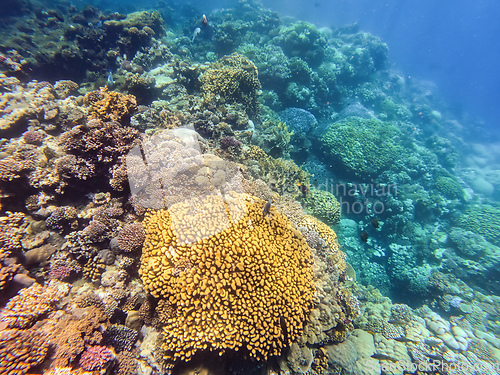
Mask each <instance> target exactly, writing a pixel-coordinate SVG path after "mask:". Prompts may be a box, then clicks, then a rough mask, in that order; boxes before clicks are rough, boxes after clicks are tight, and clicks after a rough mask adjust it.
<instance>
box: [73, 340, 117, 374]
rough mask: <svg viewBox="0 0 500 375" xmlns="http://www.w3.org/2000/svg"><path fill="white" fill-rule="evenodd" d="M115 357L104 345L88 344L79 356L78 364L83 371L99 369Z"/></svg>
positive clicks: (103, 367)
mask: <svg viewBox="0 0 500 375" xmlns="http://www.w3.org/2000/svg"><path fill="white" fill-rule="evenodd" d="M114 358H115V355H114V353H113V352H112V351H111V350H110V349H108V348H107V347H105V346H99V345H95V346H90V347H89V348H87V349H86V350H85V351H84V352H83V353H82V356H81V357H80V361H79V363H80V366H82V368H83V369H84V370H85V371H100V370H103V369H105V368H106V367H107V366H109V364H110V362H111V361H112V360H113V359H114Z"/></svg>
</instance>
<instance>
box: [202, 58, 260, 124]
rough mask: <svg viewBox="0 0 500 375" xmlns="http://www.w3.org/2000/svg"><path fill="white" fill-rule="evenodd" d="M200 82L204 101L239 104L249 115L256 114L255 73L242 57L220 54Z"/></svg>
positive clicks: (256, 86)
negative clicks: (221, 55) (221, 56)
mask: <svg viewBox="0 0 500 375" xmlns="http://www.w3.org/2000/svg"><path fill="white" fill-rule="evenodd" d="M200 82H201V91H202V92H203V99H204V101H205V103H212V104H215V103H221V104H223V103H228V104H230V103H242V104H244V106H245V110H246V112H247V114H248V115H249V116H255V115H256V114H257V112H258V103H257V91H258V90H260V82H259V78H258V72H257V68H256V67H255V65H254V64H253V63H252V62H251V61H250V60H249V59H247V58H246V57H245V56H243V55H239V54H237V53H234V54H232V55H229V56H224V57H223V58H222V59H220V60H219V61H218V62H216V63H213V64H211V65H210V68H209V69H207V71H205V73H204V74H203V75H202V76H201V78H200Z"/></svg>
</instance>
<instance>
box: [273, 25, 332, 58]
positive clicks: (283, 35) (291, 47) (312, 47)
mask: <svg viewBox="0 0 500 375" xmlns="http://www.w3.org/2000/svg"><path fill="white" fill-rule="evenodd" d="M272 43H273V44H277V45H279V46H281V48H283V51H284V52H285V54H286V55H287V56H289V57H297V56H300V57H301V58H302V59H304V60H305V61H306V62H307V63H308V64H309V65H311V66H319V65H320V64H321V63H322V62H323V59H324V58H325V51H326V46H327V41H326V39H325V37H324V36H323V35H321V33H320V31H319V30H318V29H317V28H316V27H315V26H314V25H312V24H310V23H308V22H296V23H294V24H292V25H290V26H289V27H284V28H282V29H281V30H280V33H279V34H278V35H277V36H276V37H275V38H273V40H272Z"/></svg>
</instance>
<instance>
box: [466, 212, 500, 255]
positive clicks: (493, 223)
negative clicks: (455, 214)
mask: <svg viewBox="0 0 500 375" xmlns="http://www.w3.org/2000/svg"><path fill="white" fill-rule="evenodd" d="M457 224H458V225H459V226H461V227H462V228H464V229H465V230H468V231H471V232H474V233H477V234H480V235H481V236H483V237H484V238H485V239H486V240H488V241H489V242H491V243H492V244H494V245H496V246H500V209H499V208H498V207H496V206H492V205H487V204H482V205H473V206H470V207H469V208H468V209H467V210H466V211H465V212H464V214H463V215H462V216H460V218H459V219H458V221H457Z"/></svg>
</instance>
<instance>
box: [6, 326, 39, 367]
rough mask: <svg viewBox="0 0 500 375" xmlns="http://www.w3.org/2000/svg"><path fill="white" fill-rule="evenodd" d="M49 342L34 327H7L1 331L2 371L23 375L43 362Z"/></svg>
mask: <svg viewBox="0 0 500 375" xmlns="http://www.w3.org/2000/svg"><path fill="white" fill-rule="evenodd" d="M48 349H49V343H48V341H46V340H45V338H44V337H43V335H41V334H40V333H38V332H36V331H35V330H33V329H29V330H20V329H7V330H4V331H1V332H0V373H1V374H2V375H22V374H26V373H27V372H28V371H29V369H30V368H31V367H33V366H36V365H37V364H39V363H41V362H42V361H43V360H44V359H45V356H46V355H47V352H48Z"/></svg>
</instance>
